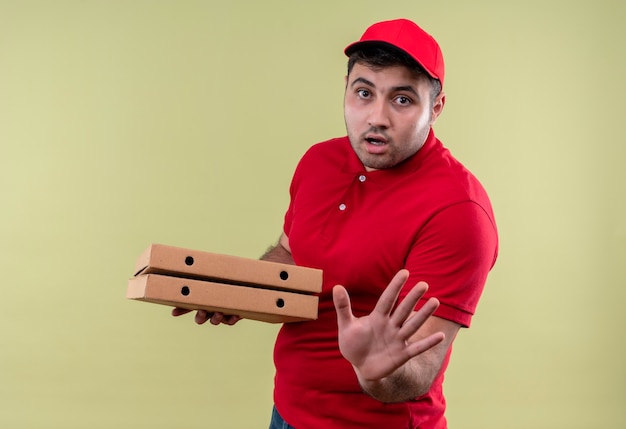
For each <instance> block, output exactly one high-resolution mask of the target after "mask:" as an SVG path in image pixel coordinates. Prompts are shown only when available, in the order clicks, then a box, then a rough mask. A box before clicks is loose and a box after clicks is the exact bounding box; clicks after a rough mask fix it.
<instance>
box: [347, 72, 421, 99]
mask: <svg viewBox="0 0 626 429" xmlns="http://www.w3.org/2000/svg"><path fill="white" fill-rule="evenodd" d="M357 83H362V84H365V85H368V86H371V87H372V88H376V85H374V83H373V82H370V81H369V80H367V79H365V78H364V77H357V78H356V79H354V80H353V81H352V83H351V84H350V87H351V88H353V87H354V85H356V84H357ZM391 90H392V92H399V91H407V92H410V93H412V94H415V96H416V97H419V94H418V93H417V91H415V88H413V87H412V86H410V85H401V86H394V87H393V88H391Z"/></svg>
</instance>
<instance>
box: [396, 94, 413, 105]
mask: <svg viewBox="0 0 626 429" xmlns="http://www.w3.org/2000/svg"><path fill="white" fill-rule="evenodd" d="M394 101H395V102H396V103H397V104H399V105H401V106H408V105H409V104H411V103H413V100H411V99H410V98H409V97H406V96H404V95H399V96H397V97H396V98H395V100H394Z"/></svg>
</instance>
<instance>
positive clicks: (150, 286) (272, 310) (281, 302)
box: [126, 274, 319, 323]
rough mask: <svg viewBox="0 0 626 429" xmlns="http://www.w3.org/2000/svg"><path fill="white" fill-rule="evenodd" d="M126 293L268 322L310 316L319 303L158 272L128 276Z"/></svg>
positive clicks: (294, 295) (278, 292)
mask: <svg viewBox="0 0 626 429" xmlns="http://www.w3.org/2000/svg"><path fill="white" fill-rule="evenodd" d="M126 297H127V298H129V299H134V300H139V301H146V302H151V303H156V304H163V305H169V306H173V307H180V308H186V309H189V310H199V309H202V310H206V311H208V312H222V313H224V314H229V315H230V314H233V315H237V316H240V317H242V318H245V319H252V320H259V321H263V322H270V323H289V322H300V321H306V320H314V319H316V318H317V310H318V303H319V298H318V297H317V296H315V295H309V294H303V293H294V292H287V291H284V290H276V289H262V288H258V287H250V286H240V285H232V284H225V283H217V282H211V281H206V280H198V279H189V278H181V277H173V276H166V275H160V274H140V275H137V276H135V277H133V278H131V279H130V280H129V282H128V289H127V292H126Z"/></svg>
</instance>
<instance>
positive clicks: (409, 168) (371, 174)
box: [342, 128, 438, 186]
mask: <svg viewBox="0 0 626 429" xmlns="http://www.w3.org/2000/svg"><path fill="white" fill-rule="evenodd" d="M437 141H438V140H437V138H436V137H435V133H434V131H433V129H432V128H431V129H430V131H429V132H428V136H427V137H426V141H425V142H424V145H423V146H422V147H421V148H420V149H419V150H418V151H417V153H416V154H415V155H413V156H411V157H410V158H409V159H406V160H405V161H402V162H401V163H400V164H398V165H396V166H395V167H392V168H387V169H383V170H375V171H366V170H365V166H364V165H363V163H361V160H360V159H359V158H358V157H357V156H356V153H354V150H353V149H352V146H350V150H349V152H348V156H347V159H346V162H345V163H344V165H343V168H342V171H343V172H344V173H347V174H351V175H355V174H364V175H365V176H367V177H368V178H369V179H371V180H372V181H373V182H375V183H377V184H380V185H381V186H386V185H389V184H393V182H395V181H396V180H398V179H399V178H401V177H403V176H405V175H406V174H408V173H411V172H414V171H416V170H418V169H419V168H420V166H421V165H422V164H423V162H424V159H425V158H426V157H427V156H428V153H429V152H431V151H432V149H433V148H434V147H435V145H436V144H437ZM346 142H347V144H348V145H350V141H349V140H348V138H346Z"/></svg>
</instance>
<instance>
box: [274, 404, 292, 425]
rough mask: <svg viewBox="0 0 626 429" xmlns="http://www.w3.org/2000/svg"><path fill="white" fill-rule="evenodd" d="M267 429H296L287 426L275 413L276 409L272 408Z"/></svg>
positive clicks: (276, 412)
mask: <svg viewBox="0 0 626 429" xmlns="http://www.w3.org/2000/svg"><path fill="white" fill-rule="evenodd" d="M269 429H296V428H294V427H293V426H291V425H289V424H288V423H287V422H286V421H284V420H283V418H282V417H281V416H280V414H278V411H276V407H274V408H272V421H271V422H270V427H269Z"/></svg>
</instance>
